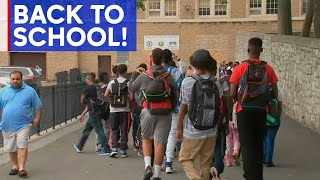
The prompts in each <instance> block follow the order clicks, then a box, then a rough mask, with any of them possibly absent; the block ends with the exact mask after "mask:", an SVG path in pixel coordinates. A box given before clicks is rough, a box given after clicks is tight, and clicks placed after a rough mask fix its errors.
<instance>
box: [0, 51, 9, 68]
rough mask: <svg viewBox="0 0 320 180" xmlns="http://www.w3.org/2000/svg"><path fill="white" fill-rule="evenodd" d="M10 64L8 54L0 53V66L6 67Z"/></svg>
mask: <svg viewBox="0 0 320 180" xmlns="http://www.w3.org/2000/svg"><path fill="white" fill-rule="evenodd" d="M9 62H10V53H9V52H6V51H3V52H0V66H8V65H9Z"/></svg>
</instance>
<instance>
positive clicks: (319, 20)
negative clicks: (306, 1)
mask: <svg viewBox="0 0 320 180" xmlns="http://www.w3.org/2000/svg"><path fill="white" fill-rule="evenodd" d="M313 5H314V6H313V13H314V19H313V25H314V32H315V35H316V37H317V38H320V0H314V2H313Z"/></svg>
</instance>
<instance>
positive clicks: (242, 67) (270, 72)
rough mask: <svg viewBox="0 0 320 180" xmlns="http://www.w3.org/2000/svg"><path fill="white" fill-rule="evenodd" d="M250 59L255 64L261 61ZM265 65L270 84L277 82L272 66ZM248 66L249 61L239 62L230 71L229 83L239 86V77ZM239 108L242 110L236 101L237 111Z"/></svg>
mask: <svg viewBox="0 0 320 180" xmlns="http://www.w3.org/2000/svg"><path fill="white" fill-rule="evenodd" d="M250 60H251V61H252V62H253V63H255V64H259V63H260V62H261V60H260V59H250ZM265 66H266V70H267V73H268V77H269V83H270V84H275V83H277V82H278V77H277V75H276V73H275V72H274V70H273V68H272V67H271V66H270V65H269V64H266V65H265ZM248 67H249V63H247V62H243V63H241V64H239V65H238V66H237V67H236V68H235V69H234V70H233V72H232V75H231V77H230V80H229V81H230V83H233V84H235V85H237V86H239V84H240V81H241V77H242V76H243V75H244V74H245V72H246V70H247V69H248ZM266 108H267V107H266ZM241 110H242V108H241V106H240V103H237V112H240V111H241Z"/></svg>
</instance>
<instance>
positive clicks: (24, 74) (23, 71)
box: [0, 68, 30, 76]
mask: <svg viewBox="0 0 320 180" xmlns="http://www.w3.org/2000/svg"><path fill="white" fill-rule="evenodd" d="M12 71H20V72H21V73H22V75H23V76H29V75H30V73H29V71H28V70H27V69H24V68H0V74H1V73H9V74H10V73H11V72H12Z"/></svg>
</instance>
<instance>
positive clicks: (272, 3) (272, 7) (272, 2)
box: [267, 0, 278, 14]
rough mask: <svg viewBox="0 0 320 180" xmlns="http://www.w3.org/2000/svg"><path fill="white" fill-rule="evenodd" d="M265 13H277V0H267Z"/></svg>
mask: <svg viewBox="0 0 320 180" xmlns="http://www.w3.org/2000/svg"><path fill="white" fill-rule="evenodd" d="M267 14H278V0H267Z"/></svg>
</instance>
